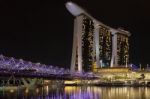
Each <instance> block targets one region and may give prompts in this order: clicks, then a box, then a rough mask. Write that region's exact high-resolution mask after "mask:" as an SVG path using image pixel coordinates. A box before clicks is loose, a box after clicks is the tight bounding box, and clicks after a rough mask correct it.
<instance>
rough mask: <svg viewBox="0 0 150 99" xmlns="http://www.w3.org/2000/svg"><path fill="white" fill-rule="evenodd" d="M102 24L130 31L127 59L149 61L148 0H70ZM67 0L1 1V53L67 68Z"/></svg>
mask: <svg viewBox="0 0 150 99" xmlns="http://www.w3.org/2000/svg"><path fill="white" fill-rule="evenodd" d="M73 1H74V2H75V3H77V4H78V5H80V6H81V7H83V8H85V9H86V11H87V12H89V13H90V14H91V15H92V16H93V17H95V18H96V19H98V20H99V21H101V22H103V23H104V24H106V25H108V26H111V27H114V28H118V27H122V28H124V29H125V30H128V31H130V32H131V34H132V35H131V37H130V62H131V63H134V64H139V63H142V64H143V66H144V65H146V64H147V63H149V64H150V57H149V56H150V47H149V46H150V30H149V29H150V25H149V24H150V6H149V5H150V3H149V2H148V1H149V0H73ZM66 2H67V0H54V1H52V0H10V1H8V0H1V1H0V54H3V55H5V56H8V57H14V58H17V59H20V58H22V59H24V60H27V61H32V62H41V63H43V64H48V65H50V64H51V65H55V66H61V67H65V68H69V66H70V61H71V51H72V38H73V37H72V35H73V20H74V17H73V16H72V15H71V14H70V13H69V12H68V11H67V9H66V8H65V3H66Z"/></svg>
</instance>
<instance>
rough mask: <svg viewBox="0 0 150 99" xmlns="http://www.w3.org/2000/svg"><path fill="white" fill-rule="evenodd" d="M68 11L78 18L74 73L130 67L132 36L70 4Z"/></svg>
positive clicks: (75, 21) (74, 45) (75, 24)
mask: <svg viewBox="0 0 150 99" xmlns="http://www.w3.org/2000/svg"><path fill="white" fill-rule="evenodd" d="M66 7H67V9H68V10H69V12H70V13H71V14H73V15H74V16H75V19H74V35H73V48H72V59H71V71H72V72H74V71H78V72H82V71H92V70H93V68H96V69H99V68H103V67H118V66H124V67H125V66H126V67H127V65H128V63H129V42H128V37H129V36H130V33H129V32H128V31H125V30H122V29H114V28H111V27H109V26H107V25H105V24H103V23H101V22H99V21H97V20H96V19H94V18H93V17H92V16H91V15H89V14H88V13H87V12H85V11H84V10H83V9H82V8H80V7H79V6H78V5H76V4H74V3H72V2H68V3H67V4H66Z"/></svg>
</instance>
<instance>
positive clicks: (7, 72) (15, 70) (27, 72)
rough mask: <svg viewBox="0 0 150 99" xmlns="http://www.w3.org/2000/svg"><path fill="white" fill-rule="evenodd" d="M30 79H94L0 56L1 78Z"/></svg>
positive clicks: (91, 75)
mask: <svg viewBox="0 0 150 99" xmlns="http://www.w3.org/2000/svg"><path fill="white" fill-rule="evenodd" d="M12 75H13V76H15V77H30V78H32V77H33V78H35V77H37V78H47V79H73V78H93V77H94V74H93V73H78V72H75V73H71V72H70V70H69V69H65V68H60V67H58V66H52V65H45V64H41V63H32V62H30V61H25V60H23V59H15V58H13V57H6V56H4V55H0V77H7V76H8V77H9V76H12Z"/></svg>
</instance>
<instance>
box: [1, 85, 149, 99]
mask: <svg viewBox="0 0 150 99" xmlns="http://www.w3.org/2000/svg"><path fill="white" fill-rule="evenodd" d="M0 99H150V87H73V86H67V87H60V88H58V87H50V86H44V87H39V88H32V89H16V90H7V91H6V90H5V91H4V90H1V91H0Z"/></svg>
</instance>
